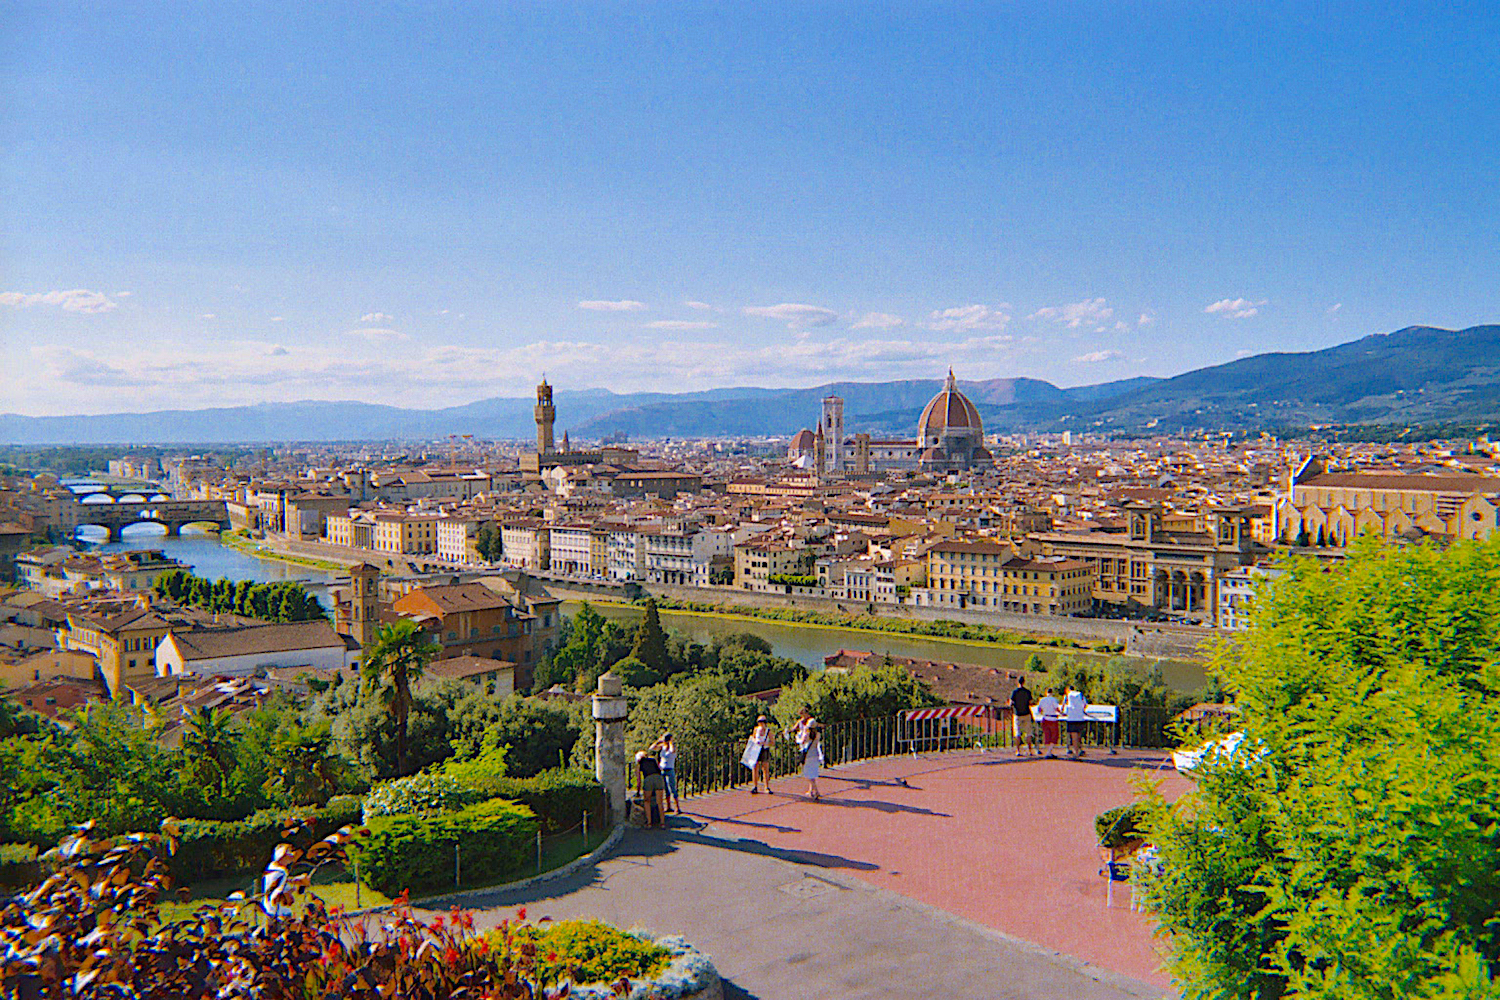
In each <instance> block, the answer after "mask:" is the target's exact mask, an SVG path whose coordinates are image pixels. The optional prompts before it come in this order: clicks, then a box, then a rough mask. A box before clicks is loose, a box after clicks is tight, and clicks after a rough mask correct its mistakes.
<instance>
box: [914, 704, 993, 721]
mask: <svg viewBox="0 0 1500 1000" xmlns="http://www.w3.org/2000/svg"><path fill="white" fill-rule="evenodd" d="M984 713H985V706H983V705H949V706H948V707H947V708H914V709H912V710H910V711H909V712H906V713H905V715H906V721H907V722H922V721H924V720H926V719H957V718H959V717H960V716H967V715H983V714H984Z"/></svg>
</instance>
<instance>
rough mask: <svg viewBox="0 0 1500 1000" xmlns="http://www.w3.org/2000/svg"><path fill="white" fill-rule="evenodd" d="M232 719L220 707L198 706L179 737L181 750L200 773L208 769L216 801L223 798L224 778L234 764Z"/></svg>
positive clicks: (232, 717)
mask: <svg viewBox="0 0 1500 1000" xmlns="http://www.w3.org/2000/svg"><path fill="white" fill-rule="evenodd" d="M233 724H234V716H232V715H230V714H229V712H228V711H226V710H225V709H222V708H209V707H208V706H207V705H204V706H202V707H201V708H199V709H198V710H197V711H195V712H194V713H193V714H192V716H191V717H190V718H189V719H188V724H187V729H186V730H185V731H184V732H183V734H182V749H183V751H184V752H186V753H187V755H188V757H189V758H190V759H191V760H192V761H193V766H194V767H195V768H196V769H198V770H200V771H206V770H212V771H213V773H214V780H215V787H216V788H217V789H218V792H219V798H220V799H223V798H224V779H225V778H226V777H227V776H228V774H229V769H230V766H231V764H232V763H233V762H234V732H233V731H232V729H231V727H232V726H233Z"/></svg>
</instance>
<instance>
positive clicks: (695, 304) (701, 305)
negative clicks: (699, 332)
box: [683, 299, 713, 309]
mask: <svg viewBox="0 0 1500 1000" xmlns="http://www.w3.org/2000/svg"><path fill="white" fill-rule="evenodd" d="M683 305H685V306H687V307H688V308H689V309H712V308H713V306H712V305H710V304H709V303H707V302H699V301H697V300H696V299H688V300H687V301H686V302H684V303H683Z"/></svg>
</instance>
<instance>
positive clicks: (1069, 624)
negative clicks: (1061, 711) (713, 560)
mask: <svg viewBox="0 0 1500 1000" xmlns="http://www.w3.org/2000/svg"><path fill="white" fill-rule="evenodd" d="M540 577H541V578H542V579H544V580H545V581H546V585H547V589H548V590H550V591H552V593H553V594H555V595H556V596H558V597H561V598H563V599H564V600H570V601H601V600H603V601H610V600H613V601H630V600H634V599H635V598H636V597H638V596H645V595H647V594H649V595H650V596H652V597H658V598H666V599H668V600H674V601H695V602H698V603H703V604H717V605H721V606H732V605H737V606H740V607H749V608H797V609H800V610H803V611H814V612H818V613H821V614H833V615H845V614H847V615H866V614H874V615H879V616H880V617H882V618H895V619H901V620H906V621H926V622H936V621H951V622H962V623H965V624H971V625H988V626H990V627H992V628H999V629H1005V630H1006V631H1010V632H1015V633H1017V634H1019V635H1029V636H1039V637H1042V638H1059V639H1077V640H1081V641H1089V642H1112V643H1118V644H1120V645H1123V646H1124V647H1125V653H1126V654H1127V655H1129V656H1149V657H1154V658H1166V659H1184V660H1202V659H1204V658H1206V656H1207V655H1208V653H1209V652H1210V650H1211V647H1212V644H1213V643H1214V642H1215V641H1216V633H1215V632H1214V630H1213V629H1203V628H1190V627H1183V626H1158V625H1143V624H1141V623H1139V622H1129V621H1118V620H1114V619H1108V618H1060V617H1050V616H1049V617H1043V616H1039V615H1019V614H1014V613H1008V612H1004V611H990V610H979V609H974V608H932V607H917V606H915V605H906V604H878V605H873V606H872V605H869V604H864V603H859V602H850V601H840V600H836V599H834V598H831V597H805V596H791V595H786V594H767V593H760V592H757V591H750V590H733V589H731V588H728V587H690V586H682V585H679V584H659V583H648V584H637V585H635V586H634V587H631V586H630V585H622V584H617V583H603V582H595V581H574V580H565V579H561V578H553V577H549V576H547V575H546V574H541V575H540Z"/></svg>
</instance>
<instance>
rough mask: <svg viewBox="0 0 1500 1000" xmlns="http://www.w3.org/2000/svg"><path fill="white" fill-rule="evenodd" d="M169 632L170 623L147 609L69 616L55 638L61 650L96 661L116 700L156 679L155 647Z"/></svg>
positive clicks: (70, 614) (111, 695) (80, 613)
mask: <svg viewBox="0 0 1500 1000" xmlns="http://www.w3.org/2000/svg"><path fill="white" fill-rule="evenodd" d="M171 629H172V623H171V622H170V621H168V620H167V619H166V618H163V617H162V616H161V615H159V614H157V613H156V612H155V611H152V610H151V609H150V608H130V609H128V610H126V611H121V612H116V613H104V614H88V613H84V612H69V613H68V627H67V629H66V630H64V631H63V632H61V633H60V636H59V637H60V640H61V645H62V648H63V649H67V650H74V651H77V652H82V653H88V654H89V655H91V656H93V658H94V659H95V660H97V661H98V663H99V672H100V674H101V675H103V677H104V685H105V687H107V688H108V689H109V694H110V697H112V698H118V697H121V695H122V693H123V692H124V691H125V689H126V688H128V687H131V686H132V685H134V684H138V683H141V682H144V681H149V680H152V679H154V678H155V677H156V647H157V645H158V644H159V643H160V642H161V641H162V640H163V639H165V638H166V637H167V633H168V632H170V631H171Z"/></svg>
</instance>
